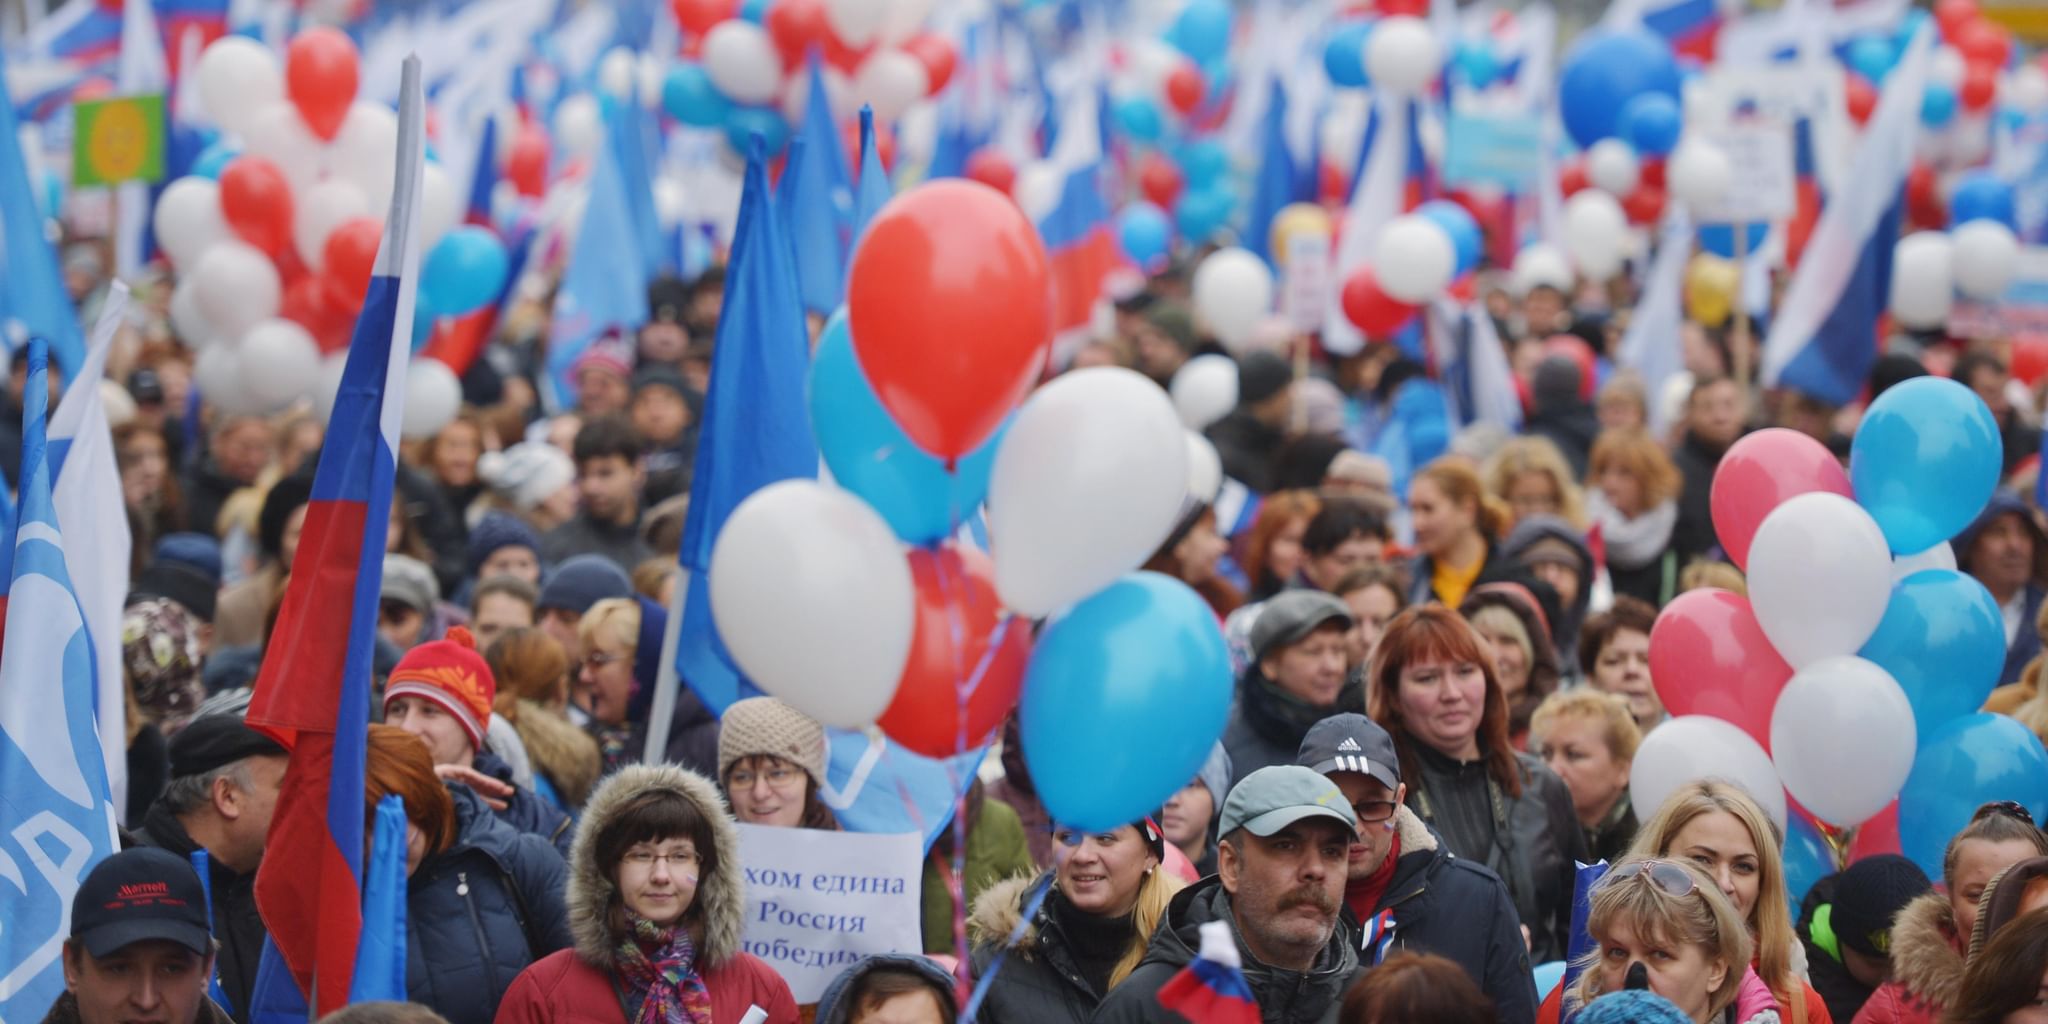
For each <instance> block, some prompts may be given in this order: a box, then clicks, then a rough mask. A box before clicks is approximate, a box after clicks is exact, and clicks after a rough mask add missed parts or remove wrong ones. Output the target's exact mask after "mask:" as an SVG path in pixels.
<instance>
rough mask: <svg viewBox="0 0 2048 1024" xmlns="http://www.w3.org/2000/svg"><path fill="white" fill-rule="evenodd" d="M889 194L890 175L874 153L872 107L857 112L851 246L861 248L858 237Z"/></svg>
mask: <svg viewBox="0 0 2048 1024" xmlns="http://www.w3.org/2000/svg"><path fill="white" fill-rule="evenodd" d="M891 194H892V192H891V190H890V188H889V172H888V171H885V170H883V169H882V155H881V153H879V152H877V151H876V149H875V111H874V109H873V108H871V107H862V108H860V191H859V192H858V193H857V194H856V195H855V197H854V201H853V244H854V245H859V244H860V236H861V235H863V234H865V233H866V232H867V230H868V224H869V223H870V222H872V221H873V220H874V219H875V214H877V213H880V212H881V210H882V207H883V206H884V205H886V204H887V203H888V202H889V196H890V195H891Z"/></svg>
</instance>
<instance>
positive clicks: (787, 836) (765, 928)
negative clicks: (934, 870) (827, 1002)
mask: <svg viewBox="0 0 2048 1024" xmlns="http://www.w3.org/2000/svg"><path fill="white" fill-rule="evenodd" d="M739 830H740V864H741V866H742V868H741V870H742V871H743V872H744V874H745V877H746V882H747V916H746V923H745V926H744V927H743V928H742V929H741V931H740V939H741V946H742V948H744V949H745V950H746V951H747V952H749V953H752V954H754V955H755V956H758V957H760V958H761V959H762V960H765V961H767V963H768V966H769V967H772V968H774V969H775V972H776V973H777V974H780V975H782V977H783V980H785V981H787V982H789V990H790V993H791V994H792V995H794V996H795V997H796V1001H797V1003H798V1004H799V1005H809V1004H811V1003H815V1002H817V1001H818V998H819V997H820V996H822V995H824V994H825V986H826V985H828V984H830V983H831V981H832V979H833V978H835V977H837V976H838V975H839V972H841V971H843V970H845V969H846V968H847V966H848V965H849V964H852V963H853V962H855V961H857V960H859V959H860V958H862V957H864V956H868V955H870V954H873V953H917V952H921V951H923V949H924V936H923V932H922V928H921V920H922V919H921V918H920V916H919V909H918V908H919V903H920V900H919V897H920V896H921V895H922V893H923V888H922V879H923V871H924V841H923V839H922V837H920V836H918V835H917V834H916V833H914V832H906V833H903V834H902V835H875V834H871V833H864V832H823V831H819V830H816V829H805V828H770V827H768V826H764V825H745V824H743V825H741V826H739Z"/></svg>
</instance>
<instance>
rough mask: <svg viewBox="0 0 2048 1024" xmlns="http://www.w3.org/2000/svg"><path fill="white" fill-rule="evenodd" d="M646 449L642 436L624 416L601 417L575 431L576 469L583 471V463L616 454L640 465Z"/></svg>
mask: <svg viewBox="0 0 2048 1024" xmlns="http://www.w3.org/2000/svg"><path fill="white" fill-rule="evenodd" d="M645 447H646V446H645V445H644V444H643V443H642V442H641V440H640V435H639V433H638V432H637V431H635V430H634V429H633V424H631V423H629V422H627V420H626V418H625V417H624V416H599V417H598V418H596V419H594V420H591V421H590V422H588V423H585V424H584V425H583V429H581V430H578V431H577V432H576V444H575V451H574V453H573V454H574V456H575V458H576V467H577V468H578V469H581V468H582V467H583V464H584V463H586V462H589V461H590V460H592V459H602V458H605V457H607V456H611V455H616V456H618V457H619V458H622V459H624V460H626V461H627V462H628V463H635V462H638V461H640V453H641V451H642V450H644V449H645Z"/></svg>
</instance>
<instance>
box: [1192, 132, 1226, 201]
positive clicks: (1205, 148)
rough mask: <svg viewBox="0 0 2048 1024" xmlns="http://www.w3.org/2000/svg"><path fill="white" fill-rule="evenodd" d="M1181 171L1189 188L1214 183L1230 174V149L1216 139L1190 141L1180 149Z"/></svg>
mask: <svg viewBox="0 0 2048 1024" xmlns="http://www.w3.org/2000/svg"><path fill="white" fill-rule="evenodd" d="M1180 173H1181V177H1182V178H1183V179H1184V180H1186V181H1187V183H1188V187H1189V188H1193V189H1200V188H1206V187H1208V186H1210V185H1213V184H1215V183H1217V182H1219V181H1222V180H1224V179H1225V178H1227V177H1229V176H1230V151H1229V150H1227V149H1225V148H1223V143H1221V142H1217V141H1216V140H1215V139H1200V140H1197V141H1195V142H1190V143H1188V144H1187V145H1186V146H1185V147H1183V148H1182V149H1181V151H1180Z"/></svg>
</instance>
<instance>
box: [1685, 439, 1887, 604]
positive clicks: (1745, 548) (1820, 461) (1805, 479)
mask: <svg viewBox="0 0 2048 1024" xmlns="http://www.w3.org/2000/svg"><path fill="white" fill-rule="evenodd" d="M1816 491H1825V492H1827V493H1830V494H1839V495H1841V496H1842V497H1844V498H1848V499H1850V500H1851V501H1853V500H1855V498H1856V492H1855V490H1854V489H1852V488H1851V487H1850V486H1849V474H1847V473H1845V472H1843V471H1842V464H1841V463H1840V462H1837V461H1835V457H1834V456H1833V455H1832V454H1830V453H1829V452H1828V450H1827V448H1826V447H1824V446H1823V445H1822V444H1821V443H1820V442H1819V441H1816V440H1814V439H1813V438H1811V437H1808V436H1806V435H1805V434H1802V433H1800V432H1798V431H1796V430H1787V429H1785V428H1784V427H1770V428H1767V429H1764V430H1759V431H1757V432H1756V433H1754V434H1748V435H1745V436H1744V437H1743V438H1742V439H1741V440H1740V441H1737V442H1735V444H1734V445H1732V446H1730V447H1729V449H1728V454H1726V455H1724V456H1722V457H1721V467H1720V468H1719V469H1717V470H1715V471H1714V484H1713V489H1712V491H1711V492H1710V497H1709V499H1708V500H1709V502H1710V507H1711V509H1712V510H1713V516H1714V534H1715V535H1716V536H1717V537H1719V538H1720V540H1721V547H1722V549H1723V550H1725V551H1727V552H1728V557H1729V559H1730V560H1732V561H1734V563H1735V564H1736V565H1737V566H1738V567H1741V568H1745V569H1746V568H1748V567H1749V545H1750V542H1751V541H1753V540H1755V539H1756V531H1757V527H1759V526H1762V525H1763V524H1764V517H1765V516H1768V515H1770V514H1771V512H1772V511H1773V510H1774V509H1776V508H1777V507H1778V506H1779V505H1782V504H1784V503H1785V502H1786V501H1788V500H1790V499H1792V498H1794V497H1797V496H1799V495H1801V494H1810V493H1813V492H1816Z"/></svg>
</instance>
